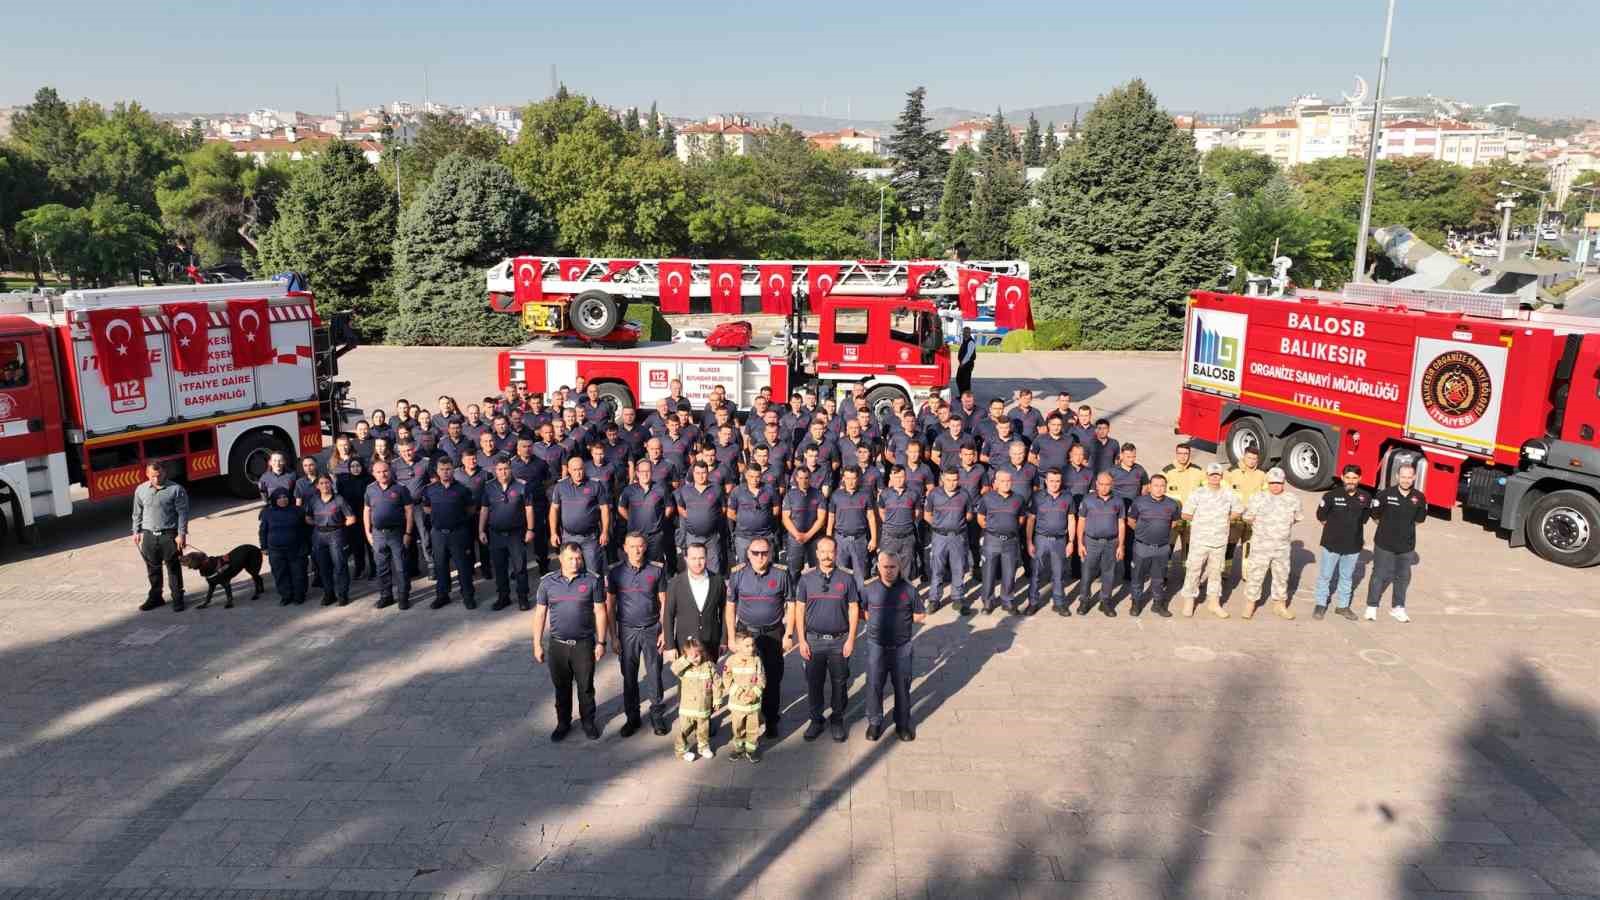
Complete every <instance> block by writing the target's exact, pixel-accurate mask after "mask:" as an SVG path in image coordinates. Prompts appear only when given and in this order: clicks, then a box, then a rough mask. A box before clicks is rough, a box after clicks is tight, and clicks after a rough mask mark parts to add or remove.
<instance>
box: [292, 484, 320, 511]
mask: <svg viewBox="0 0 1600 900" xmlns="http://www.w3.org/2000/svg"><path fill="white" fill-rule="evenodd" d="M316 495H317V481H316V479H315V478H305V477H301V478H297V479H295V482H294V500H295V505H297V506H301V507H304V506H305V505H306V504H307V503H310V502H311V498H312V497H315V496H316Z"/></svg>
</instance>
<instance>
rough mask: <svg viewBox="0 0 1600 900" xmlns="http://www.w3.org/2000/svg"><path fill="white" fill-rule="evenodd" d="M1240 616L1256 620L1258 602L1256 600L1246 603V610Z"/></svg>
mask: <svg viewBox="0 0 1600 900" xmlns="http://www.w3.org/2000/svg"><path fill="white" fill-rule="evenodd" d="M1239 616H1240V618H1244V619H1254V618H1255V617H1256V602H1255V601H1254V600H1246V601H1244V609H1243V610H1241V611H1240V613H1239Z"/></svg>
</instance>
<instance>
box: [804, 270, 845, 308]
mask: <svg viewBox="0 0 1600 900" xmlns="http://www.w3.org/2000/svg"><path fill="white" fill-rule="evenodd" d="M838 283H839V267H838V266H825V265H816V266H808V267H807V268H806V292H807V293H808V294H810V297H811V300H812V302H815V301H817V300H820V299H822V298H823V297H826V296H828V294H830V293H832V291H833V286H834V285H836V284H838Z"/></svg>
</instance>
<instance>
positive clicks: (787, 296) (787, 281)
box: [758, 263, 794, 316]
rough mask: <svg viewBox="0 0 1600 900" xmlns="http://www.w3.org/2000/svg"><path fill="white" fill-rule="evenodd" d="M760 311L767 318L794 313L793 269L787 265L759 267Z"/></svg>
mask: <svg viewBox="0 0 1600 900" xmlns="http://www.w3.org/2000/svg"><path fill="white" fill-rule="evenodd" d="M758 271H759V272H760V273H761V311H762V312H764V313H766V314H767V315H769V316H787V315H788V314H790V313H791V312H794V268H793V267H792V266H790V265H789V264H788V263H782V264H773V265H765V266H761V267H760V268H759V269H758Z"/></svg>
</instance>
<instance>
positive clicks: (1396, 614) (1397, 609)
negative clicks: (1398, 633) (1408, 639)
mask: <svg viewBox="0 0 1600 900" xmlns="http://www.w3.org/2000/svg"><path fill="white" fill-rule="evenodd" d="M1389 616H1390V618H1392V619H1394V620H1395V621H1396V622H1409V621H1411V617H1410V616H1408V615H1406V608H1405V607H1404V606H1392V607H1390V608H1389Z"/></svg>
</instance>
